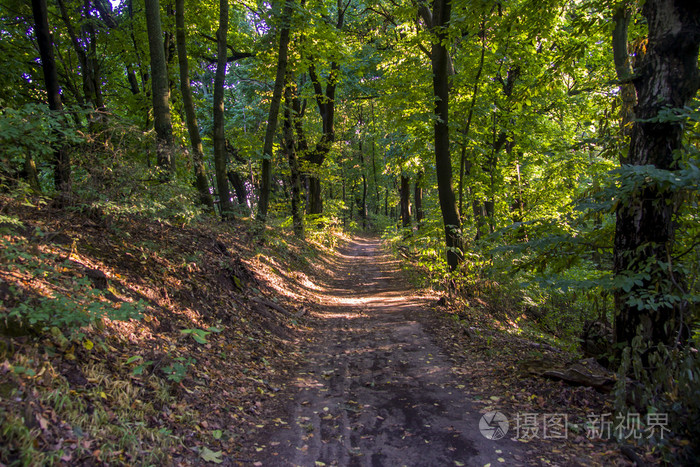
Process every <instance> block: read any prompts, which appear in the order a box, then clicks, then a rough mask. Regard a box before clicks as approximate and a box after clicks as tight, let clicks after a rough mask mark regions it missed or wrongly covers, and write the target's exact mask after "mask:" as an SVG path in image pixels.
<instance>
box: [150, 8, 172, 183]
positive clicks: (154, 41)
mask: <svg viewBox="0 0 700 467" xmlns="http://www.w3.org/2000/svg"><path fill="white" fill-rule="evenodd" d="M145 5H146V27H147V30H148V50H149V51H150V54H151V97H152V100H153V124H154V127H155V130H156V143H157V145H158V147H157V149H156V150H157V154H158V160H157V163H158V166H159V167H161V168H162V169H163V170H165V171H167V172H168V173H169V176H172V175H173V173H174V172H175V158H174V157H173V124H172V120H171V117H170V104H169V101H170V87H169V86H168V69H167V63H166V61H165V50H164V48H163V30H162V28H161V23H160V4H159V1H158V0H145Z"/></svg>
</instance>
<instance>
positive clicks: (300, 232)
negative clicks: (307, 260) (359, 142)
mask: <svg viewBox="0 0 700 467" xmlns="http://www.w3.org/2000/svg"><path fill="white" fill-rule="evenodd" d="M286 81H287V87H286V88H285V90H284V124H283V130H284V150H285V152H286V153H287V159H288V161H289V182H290V183H289V184H290V185H291V192H292V193H291V200H290V201H291V207H292V225H293V227H294V234H295V235H296V236H297V237H299V238H304V213H303V212H302V208H301V172H300V171H299V160H298V158H297V152H296V145H295V141H294V119H295V118H297V116H296V115H294V114H293V113H292V108H293V105H294V104H293V102H294V97H293V95H294V88H295V87H296V83H294V80H293V79H292V76H291V75H290V74H289V73H288V74H287V80H286Z"/></svg>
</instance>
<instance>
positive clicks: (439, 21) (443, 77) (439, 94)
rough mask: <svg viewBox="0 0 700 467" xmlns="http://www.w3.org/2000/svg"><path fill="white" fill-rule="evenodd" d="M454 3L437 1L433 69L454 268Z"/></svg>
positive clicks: (458, 253)
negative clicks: (451, 78) (450, 34)
mask: <svg viewBox="0 0 700 467" xmlns="http://www.w3.org/2000/svg"><path fill="white" fill-rule="evenodd" d="M451 11H452V5H451V1H450V0H434V2H433V13H432V24H431V25H430V29H431V31H432V33H433V34H434V36H435V37H434V39H433V45H432V48H431V52H430V62H431V66H432V70H433V93H434V97H435V104H434V105H435V107H434V113H435V122H434V124H433V128H434V138H435V169H436V173H437V183H438V196H439V199H440V210H441V212H442V220H443V223H444V226H445V245H446V247H447V264H448V266H449V267H450V269H451V270H454V269H456V268H457V266H458V265H459V263H460V262H461V261H462V243H461V239H460V229H461V220H460V218H459V213H458V212H457V202H456V199H455V193H454V188H453V186H452V160H451V157H450V130H449V76H450V70H449V68H448V64H450V60H449V54H448V53H447V45H446V42H447V39H448V37H447V26H448V25H449V22H450V15H451Z"/></svg>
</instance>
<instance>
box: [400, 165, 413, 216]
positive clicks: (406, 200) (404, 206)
mask: <svg viewBox="0 0 700 467" xmlns="http://www.w3.org/2000/svg"><path fill="white" fill-rule="evenodd" d="M410 182H411V179H410V178H408V177H407V176H405V175H403V174H401V188H400V189H399V191H400V194H401V200H400V201H399V205H400V208H401V209H400V211H401V225H402V226H403V227H404V228H406V227H410V226H411V202H410V199H411V183H410Z"/></svg>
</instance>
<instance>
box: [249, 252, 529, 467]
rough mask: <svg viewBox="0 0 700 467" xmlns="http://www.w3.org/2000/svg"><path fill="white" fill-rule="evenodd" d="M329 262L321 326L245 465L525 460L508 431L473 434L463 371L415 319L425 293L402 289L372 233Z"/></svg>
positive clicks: (474, 418)
mask: <svg viewBox="0 0 700 467" xmlns="http://www.w3.org/2000/svg"><path fill="white" fill-rule="evenodd" d="M336 266H337V267H336V268H335V269H336V276H335V277H334V278H333V279H332V280H331V283H330V284H329V288H328V289H327V290H326V291H325V292H324V299H323V301H324V302H325V303H323V305H324V306H323V313H322V314H323V320H324V322H325V323H326V324H325V325H324V327H323V329H322V331H323V335H322V336H321V337H320V338H319V339H318V340H317V344H315V346H314V347H313V348H312V349H310V350H309V352H308V353H307V362H306V363H305V365H304V366H302V368H301V370H300V372H299V373H298V374H297V377H296V379H295V380H293V381H292V383H290V385H291V387H289V388H288V391H289V394H288V398H289V399H290V400H289V403H288V405H287V407H285V408H284V411H283V413H280V414H279V417H280V423H278V425H280V428H279V429H275V430H271V429H270V430H269V431H267V433H265V434H264V435H263V438H262V439H261V440H260V441H259V443H258V445H257V451H258V452H257V453H256V459H254V465H264V466H322V465H328V466H331V465H339V466H402V465H407V466H450V465H453V466H454V465H457V466H460V465H469V466H471V465H478V466H484V465H486V464H489V463H490V464H491V466H496V465H509V466H510V465H522V464H526V461H525V459H524V454H523V451H522V450H521V446H520V445H519V444H518V443H516V442H513V441H511V440H510V439H509V438H508V436H506V437H504V438H502V439H499V440H490V439H487V438H486V437H484V436H483V435H482V434H481V432H480V430H479V420H480V419H481V417H482V414H481V413H479V411H478V408H477V406H475V405H473V404H472V403H471V402H470V396H469V394H467V393H465V392H464V391H463V388H464V383H465V381H464V376H461V377H458V376H456V375H454V374H453V373H452V372H451V365H450V362H449V360H448V359H447V357H446V356H445V355H444V354H442V352H441V350H440V349H439V347H438V346H437V345H436V344H435V343H434V338H433V337H432V336H430V335H429V334H428V333H427V331H426V326H425V325H424V324H423V323H425V321H426V320H427V319H429V313H431V312H430V311H429V310H428V309H427V307H426V302H425V299H421V298H419V297H415V296H412V295H411V292H410V291H408V289H407V288H406V287H405V285H404V284H403V283H402V282H401V281H400V279H399V278H398V274H397V271H396V265H395V264H392V262H391V260H390V258H389V257H388V256H386V255H384V254H383V253H382V251H381V248H380V243H379V241H378V240H367V239H356V240H355V241H354V242H352V243H351V244H350V245H349V246H347V247H346V248H345V249H343V250H341V251H340V254H339V255H338V264H337V265H336ZM460 378H461V379H460ZM511 430H512V427H511Z"/></svg>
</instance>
